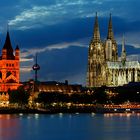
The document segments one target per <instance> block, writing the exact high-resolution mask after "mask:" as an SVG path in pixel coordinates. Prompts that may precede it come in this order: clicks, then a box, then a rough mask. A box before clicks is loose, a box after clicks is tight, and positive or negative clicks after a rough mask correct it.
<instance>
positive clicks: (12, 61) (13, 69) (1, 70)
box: [0, 31, 20, 92]
mask: <svg viewBox="0 0 140 140" xmlns="http://www.w3.org/2000/svg"><path fill="white" fill-rule="evenodd" d="M19 53H20V50H19V47H18V46H16V48H15V50H13V48H12V44H11V40H10V35H9V31H7V35H6V39H5V43H4V45H3V48H2V55H1V56H0V92H7V91H8V90H9V89H10V90H16V89H17V88H18V87H19V85H20V83H19V68H20V66H19Z"/></svg>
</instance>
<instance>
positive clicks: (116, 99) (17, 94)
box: [8, 87, 140, 105]
mask: <svg viewBox="0 0 140 140" xmlns="http://www.w3.org/2000/svg"><path fill="white" fill-rule="evenodd" d="M90 91H93V92H90V93H85V92H84V93H73V94H65V93H59V92H40V93H38V97H36V98H35V99H34V103H42V104H51V103H74V104H122V103H125V102H137V103H140V88H139V87H134V88H132V87H131V88H130V87H117V88H107V87H99V88H94V89H90ZM8 93H9V102H10V103H18V104H19V105H22V104H28V101H29V97H30V95H31V94H30V93H29V92H27V91H25V90H24V89H23V88H22V87H20V88H19V89H18V90H15V91H9V92H8Z"/></svg>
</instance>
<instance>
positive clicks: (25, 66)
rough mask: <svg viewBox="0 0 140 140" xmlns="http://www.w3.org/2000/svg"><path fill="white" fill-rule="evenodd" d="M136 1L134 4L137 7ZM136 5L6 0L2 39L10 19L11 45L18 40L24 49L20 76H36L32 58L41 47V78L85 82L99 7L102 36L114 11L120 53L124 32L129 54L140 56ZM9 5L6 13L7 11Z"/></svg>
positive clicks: (110, 0)
mask: <svg viewBox="0 0 140 140" xmlns="http://www.w3.org/2000/svg"><path fill="white" fill-rule="evenodd" d="M133 3H135V4H136V5H135V6H133ZM137 5H139V1H137V0H134V1H133V2H132V1H131V0H127V1H126V0H123V1H120V0H118V1H113V0H104V1H98V0H92V1H91V0H87V1H85V0H78V1H75V0H72V1H68V0H62V1H57V0H51V1H45V0H43V1H42V0H37V1H33V0H31V1H25V0H23V1H20V0H16V1H10V2H9V1H7V0H5V1H3V0H2V1H1V5H0V7H1V9H0V14H1V22H0V25H1V26H0V39H1V44H3V43H4V39H5V32H6V26H5V25H6V24H7V22H8V24H9V28H10V34H11V41H12V44H13V45H14V46H15V44H17V43H18V44H19V46H20V48H21V81H26V80H28V79H30V78H33V77H34V72H32V71H31V69H32V65H33V64H34V60H33V58H34V56H35V53H36V52H39V54H38V55H39V58H38V62H39V64H40V66H41V68H43V69H41V70H40V72H39V75H38V76H39V79H40V80H57V81H65V80H66V79H67V80H69V82H70V83H80V84H85V83H86V80H85V79H86V71H87V67H86V66H87V54H88V53H87V51H88V44H89V42H90V39H91V36H92V33H93V23H94V15H95V12H96V11H97V12H98V15H99V21H100V22H99V23H100V30H101V32H103V34H102V38H103V39H104V38H105V36H106V32H105V28H106V26H107V21H108V14H109V13H112V15H113V16H112V19H113V25H114V32H115V37H116V40H117V42H118V44H119V45H118V50H119V52H121V45H120V44H121V42H122V41H121V40H122V39H121V38H122V35H123V34H124V35H125V39H126V51H127V56H128V58H129V59H138V60H139V52H140V50H139V31H140V28H139V21H140V19H139V16H138V14H137V13H139V7H138V6H137ZM7 9H8V11H9V12H8V13H7V12H3V11H7ZM58 11H59V12H58ZM58 13H59V14H58ZM54 19H55V20H54ZM81 56H82V57H81ZM119 56H120V55H119ZM42 60H44V61H42ZM66 60H67V61H66ZM44 73H45V76H44ZM71 75H72V76H71Z"/></svg>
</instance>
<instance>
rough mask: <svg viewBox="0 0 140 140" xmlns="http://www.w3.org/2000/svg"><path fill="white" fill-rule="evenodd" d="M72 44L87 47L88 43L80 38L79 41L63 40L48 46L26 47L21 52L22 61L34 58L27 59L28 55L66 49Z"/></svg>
mask: <svg viewBox="0 0 140 140" xmlns="http://www.w3.org/2000/svg"><path fill="white" fill-rule="evenodd" d="M71 46H78V47H87V45H86V44H84V42H82V40H79V41H75V42H62V43H58V44H52V45H48V46H44V47H34V48H31V49H28V48H24V49H23V50H24V51H23V52H22V53H21V58H22V59H21V61H32V58H31V59H27V58H26V57H28V56H31V55H33V56H35V54H36V53H42V52H45V51H52V50H60V49H66V48H69V47H71Z"/></svg>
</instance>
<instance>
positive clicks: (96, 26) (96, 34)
mask: <svg viewBox="0 0 140 140" xmlns="http://www.w3.org/2000/svg"><path fill="white" fill-rule="evenodd" d="M93 37H94V38H93V39H94V41H95V42H98V41H100V31H99V24H98V16H97V12H96V17H95V23H94V36H93Z"/></svg>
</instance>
